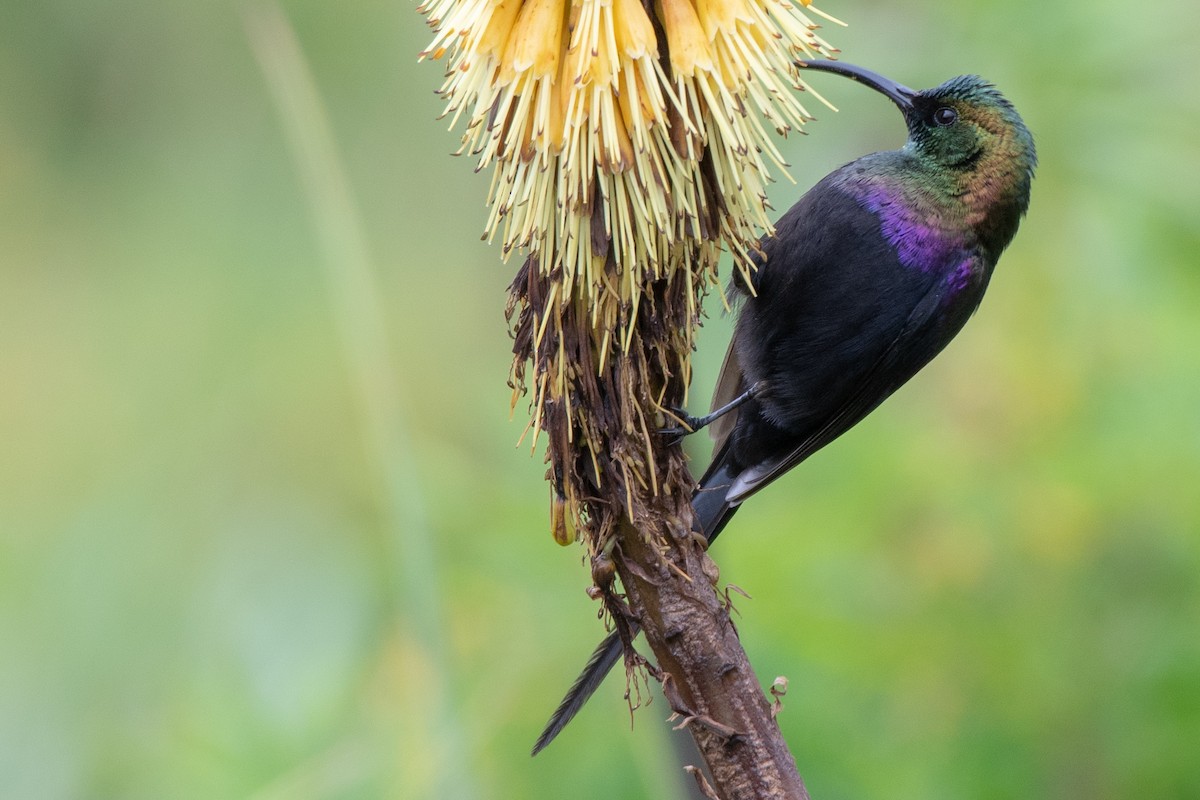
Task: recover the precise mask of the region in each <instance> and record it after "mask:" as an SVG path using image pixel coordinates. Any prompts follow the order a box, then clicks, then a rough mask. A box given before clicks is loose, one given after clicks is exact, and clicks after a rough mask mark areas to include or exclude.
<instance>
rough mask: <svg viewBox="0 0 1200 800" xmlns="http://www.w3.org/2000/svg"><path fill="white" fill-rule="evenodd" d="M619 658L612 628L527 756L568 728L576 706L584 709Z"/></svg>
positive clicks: (619, 650)
mask: <svg viewBox="0 0 1200 800" xmlns="http://www.w3.org/2000/svg"><path fill="white" fill-rule="evenodd" d="M620 658H621V637H619V636H617V632H616V631H613V632H612V633H610V634H609V635H608V636H605V637H604V641H602V642H601V643H600V646H599V647H597V648H596V650H595V651H594V652H593V653H592V657H591V658H589V659H588V662H587V666H585V667H584V668H583V672H581V673H579V677H578V678H576V679H575V683H573V684H571V688H570V689H569V690H568V691H567V696H566V697H564V698H563V699H562V702H561V703H559V704H558V708H556V709H554V714H552V715H551V717H550V721H549V722H547V723H546V729H545V730H544V731H542V735H541V736H539V737H538V740H537V743H536V744H534V746H533V752H532V753H530V755H534V756H536V755H537V754H538V753H540V752H541V751H542V749H543V748H544V747H545V746H546V745H548V744H550V742H552V741H554V737H555V736H558V734H559V733H560V732H561V731H562V729H563V728H565V727H567V723H568V722H570V721H571V720H573V719H574V718H575V715H576V714H578V713H579V709H581V708H583V704H584V703H586V702H587V701H588V698H589V697H591V696H592V695H593V694H595V692H596V690H597V689H599V688H600V684H601V683H603V682H604V677H605V676H606V675H608V672H609V670H611V669H612V668H613V665H614V664H616V663H617V661H618V660H619V659H620Z"/></svg>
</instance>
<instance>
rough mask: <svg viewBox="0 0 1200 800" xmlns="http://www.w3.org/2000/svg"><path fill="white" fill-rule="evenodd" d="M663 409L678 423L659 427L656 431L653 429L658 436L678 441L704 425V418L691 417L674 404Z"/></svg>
mask: <svg viewBox="0 0 1200 800" xmlns="http://www.w3.org/2000/svg"><path fill="white" fill-rule="evenodd" d="M664 410H665V411H666V413H667V415H668V416H670V417H671V418H673V419H674V420H676V421H677V422H678V424H677V425H669V426H667V427H663V428H659V429H658V430H657V431H655V433H657V434H658V435H659V436H665V437H668V438H670V439H671V440H672V442H675V441H678V440H679V439H682V438H683V437H685V436H687V435H688V434H691V433H695V432H696V431H697V429H699V428H702V427H704V426H703V422H704V420H702V419H701V418H700V417H693V416H692V415H691V414H689V413H687V412H686V411H684V410H683V409H682V408H675V407H674V406H671V407H669V408H666V409H664Z"/></svg>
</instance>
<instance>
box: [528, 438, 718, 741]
mask: <svg viewBox="0 0 1200 800" xmlns="http://www.w3.org/2000/svg"><path fill="white" fill-rule="evenodd" d="M722 461H723V459H717V460H714V462H713V465H712V466H710V467H709V468H708V471H707V472H705V473H704V477H703V478H701V480H700V488H698V489H697V490H696V494H694V495H693V496H692V506H693V508H695V510H696V523H697V525H698V526H699V527H700V529H701V530H702V531H704V532H705V536H707V537H708V541H709V542H712V540H713V539H715V538H717V534H719V533H720V532H721V530H722V529H723V528H724V527H725V523H727V522H729V518H730V517H732V516H733V513H734V512H735V511H737V508H738V507H737V506H731V505H729V503H728V502H726V501H725V490H726V489H727V488H728V486H729V484H730V483H731V482H732V480H733V478H734V477H735V475H734V473H733V471H732V470H730V469H728V468H727V467H725V466H723V465H722V463H721V462H722ZM633 633H634V634H635V635H636V633H637V629H636V628H635V629H634V631H633ZM620 658H621V639H620V637H618V636H617V633H616V631H613V632H612V633H610V634H609V635H608V636H605V637H604V641H602V642H601V643H600V646H599V647H597V648H596V649H595V651H594V652H593V653H592V657H591V658H589V659H588V662H587V665H586V666H585V667H584V668H583V672H581V673H579V677H578V678H576V679H575V683H573V684H571V688H570V689H569V690H568V691H567V695H566V697H564V698H563V699H562V702H561V703H559V704H558V708H556V709H555V710H554V713H553V714H552V715H551V716H550V721H549V722H547V723H546V729H545V730H543V731H542V735H541V736H539V737H538V740H537V743H536V744H534V746H533V752H532V753H531V755H535V756H536V755H537V754H538V753H540V752H541V751H542V750H543V749H545V747H546V745H548V744H550V742H552V741H554V737H556V736H558V734H559V733H561V732H562V729H563V728H565V727H567V723H569V722H570V721H571V720H572V719H574V718H575V715H576V714H578V713H579V709H581V708H583V704H584V703H586V702H587V701H588V698H590V697H591V696H592V695H593V694H595V692H596V690H597V689H599V688H600V684H602V683H603V682H604V678H605V676H607V675H608V673H609V671H610V670H611V669H612V668H613V666H614V665H616V663H617V661H619V660H620Z"/></svg>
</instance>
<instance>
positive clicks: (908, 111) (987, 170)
mask: <svg viewBox="0 0 1200 800" xmlns="http://www.w3.org/2000/svg"><path fill="white" fill-rule="evenodd" d="M800 63H801V65H802V66H804V67H805V68H807V69H813V70H819V71H823V72H831V73H834V74H836V75H842V76H843V77H846V78H850V79H852V80H855V81H858V82H859V83H862V84H865V85H867V86H870V87H871V88H872V89H874V90H875V91H877V92H879V93H881V94H883V95H884V96H886V97H887V98H888V99H890V100H891V101H892V102H893V103H895V104H896V106H897V107H898V108H899V109H900V112H901V113H902V114H903V115H904V121H905V124H906V125H907V126H908V142H907V144H906V145H905V150H907V151H908V152H910V153H911V154H912V155H914V156H915V157H916V158H917V159H919V160H920V161H921V162H923V163H924V164H926V165H928V166H929V167H930V168H932V169H931V170H929V172H930V173H932V174H936V175H937V176H939V177H941V178H944V179H945V181H944V184H943V185H944V186H945V188H946V190H947V191H950V192H952V193H953V194H954V195H955V196H956V197H959V198H960V199H961V200H963V202H964V203H965V204H966V205H967V206H968V207H970V208H971V209H972V210H974V211H975V212H976V215H973V216H976V217H977V218H976V219H974V220H972V222H973V223H974V224H980V223H981V222H983V220H982V219H981V218H980V217H983V216H992V215H993V214H994V213H995V212H998V211H1003V213H1004V215H1005V216H1008V215H1009V212H1011V211H1015V212H1016V216H1017V217H1019V216H1020V214H1023V213H1024V212H1025V209H1026V208H1027V207H1028V205H1029V189H1030V183H1031V182H1032V180H1033V171H1034V168H1035V167H1036V166H1037V151H1036V150H1035V148H1034V144H1033V136H1032V135H1031V134H1030V133H1029V129H1028V128H1026V127H1025V123H1024V122H1023V121H1022V119H1021V115H1020V114H1018V113H1017V110H1016V109H1015V108H1014V107H1013V105H1012V103H1010V102H1009V101H1008V99H1007V98H1005V97H1004V95H1002V94H1001V93H1000V92H999V90H997V89H996V87H995V86H993V85H992V84H991V83H988V82H987V81H985V80H984V79H983V78H980V77H979V76H978V75H962V76H959V77H957V78H951V79H950V80H948V81H946V82H945V83H943V84H940V85H938V86H935V87H933V88H932V89H925V90H923V91H916V90H914V89H910V88H908V87H907V86H904V85H902V84H899V83H896V82H895V81H893V80H891V79H889V78H885V77H883V76H882V75H879V74H877V73H875V72H871V71H870V70H867V69H863V68H862V67H858V66H855V65H853V64H844V63H842V62H839V61H807V62H800ZM939 183H941V181H939Z"/></svg>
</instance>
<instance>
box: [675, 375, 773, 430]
mask: <svg viewBox="0 0 1200 800" xmlns="http://www.w3.org/2000/svg"><path fill="white" fill-rule="evenodd" d="M765 387H766V382H765V381H759V382H758V383H756V384H754V385H753V386H751V387H750V388H749V389H747V390H746V391H744V392H742V393H741V394H740V395H738V396H737V397H735V398H734V399H733V400H732V401H730V402H728V403H726V404H725V405H723V406H721V407H720V408H718V409H716V410H714V411H713V412H712V413H711V414H705V415H704V416H703V417H693V416H692V415H691V414H689V413H687V412H686V411H684V410H683V409H682V408H675V407H673V406H672V407H668V408H667V409H665V410H666V412H667V413H668V414H670V415H671V416H672V417H674V418H675V419H677V420H678V421H679V424H678V425H672V426H670V427H666V428H659V429H658V433H659V435H660V436H670V437H674V438H675V439H682V438H683V437H684V436H687V435H688V434H689V433H695V432H696V431H698V430H700V429H701V428H707V427H708V426H709V425H711V424H712V423H713V422H716V421H717V420H718V419H720V418H721V417H723V416H725V415H726V414H728V413H729V412H731V411H735V410H737V409H738V408H739V407H741V406H742V405H744V404H745V403H747V402H748V401H750V400H753V399H754V398H755V397H756V396H758V394H759V393H760V392H762V391H763V389H764V388H765Z"/></svg>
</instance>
